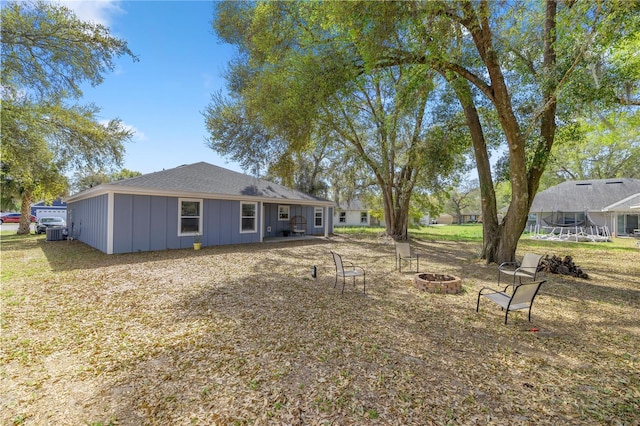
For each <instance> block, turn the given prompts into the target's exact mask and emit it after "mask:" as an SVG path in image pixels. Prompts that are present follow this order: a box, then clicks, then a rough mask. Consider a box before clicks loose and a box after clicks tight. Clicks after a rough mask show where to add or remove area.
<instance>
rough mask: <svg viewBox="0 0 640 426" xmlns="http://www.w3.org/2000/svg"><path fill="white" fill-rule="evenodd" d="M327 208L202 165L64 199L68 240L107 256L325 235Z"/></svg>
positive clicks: (327, 230) (328, 229)
mask: <svg viewBox="0 0 640 426" xmlns="http://www.w3.org/2000/svg"><path fill="white" fill-rule="evenodd" d="M333 207H334V203H333V202H331V201H328V200H325V199H322V198H318V197H314V196H311V195H309V194H305V193H302V192H300V191H296V190H293V189H289V188H286V187H284V186H282V185H278V184H275V183H272V182H268V181H266V180H262V179H258V178H254V177H251V176H248V175H245V174H242V173H238V172H234V171H231V170H227V169H224V168H222V167H218V166H214V165H211V164H208V163H205V162H200V163H195V164H189V165H184V166H180V167H176V168H174V169H169V170H163V171H160V172H155V173H149V174H146V175H142V176H137V177H133V178H130V179H125V180H121V181H116V182H111V183H106V184H102V185H98V186H96V187H93V188H90V189H88V190H86V191H83V192H80V193H78V194H75V195H73V196H71V197H69V198H68V199H67V212H68V213H67V226H68V228H69V234H70V236H71V237H72V238H75V239H78V240H80V241H82V242H84V243H86V244H88V245H90V246H92V247H94V248H96V249H98V250H100V251H103V252H105V253H107V254H113V253H129V252H137V251H154V250H166V249H180V248H188V247H192V244H193V243H194V240H195V239H196V238H197V239H199V240H200V242H201V244H202V246H213V245H225V244H240V243H257V242H262V241H263V240H264V238H268V237H276V236H282V235H285V234H289V233H290V232H292V231H293V228H294V227H295V228H296V231H297V233H299V232H303V233H305V234H307V235H322V236H328V235H329V234H330V233H332V232H333V223H332V218H333Z"/></svg>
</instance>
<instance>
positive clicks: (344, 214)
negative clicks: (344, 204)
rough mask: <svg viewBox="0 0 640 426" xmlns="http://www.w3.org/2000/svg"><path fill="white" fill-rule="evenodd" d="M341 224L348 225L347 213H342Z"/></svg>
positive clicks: (339, 220)
mask: <svg viewBox="0 0 640 426" xmlns="http://www.w3.org/2000/svg"><path fill="white" fill-rule="evenodd" d="M338 222H340V223H347V212H340V218H339V219H338Z"/></svg>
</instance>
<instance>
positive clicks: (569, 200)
mask: <svg viewBox="0 0 640 426" xmlns="http://www.w3.org/2000/svg"><path fill="white" fill-rule="evenodd" d="M637 194H640V179H629V178H622V179H594V180H577V181H566V182H562V183H561V184H559V185H556V186H553V187H551V188H549V189H546V190H544V191H541V192H539V193H538V194H536V197H535V198H534V200H533V204H532V205H531V211H532V212H553V211H565V212H577V211H600V210H603V209H605V208H607V207H609V206H611V205H612V204H616V203H619V202H620V201H622V200H625V199H626V198H629V197H631V196H634V195H637ZM624 204H625V203H621V204H620V205H619V208H622V209H628V207H626V208H625V207H624V206H623V205H624ZM626 204H629V205H630V203H626Z"/></svg>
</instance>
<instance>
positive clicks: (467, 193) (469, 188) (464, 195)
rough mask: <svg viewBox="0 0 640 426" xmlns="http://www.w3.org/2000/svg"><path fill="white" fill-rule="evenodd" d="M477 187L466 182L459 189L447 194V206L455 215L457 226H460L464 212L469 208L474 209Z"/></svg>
mask: <svg viewBox="0 0 640 426" xmlns="http://www.w3.org/2000/svg"><path fill="white" fill-rule="evenodd" d="M477 195H478V186H477V182H475V185H474V184H473V183H471V182H466V184H465V185H462V186H461V187H460V188H459V189H456V190H454V191H452V192H451V193H450V194H449V205H450V206H451V207H452V209H453V211H454V212H455V213H456V217H457V218H458V225H460V224H462V215H463V214H464V211H465V210H466V209H467V208H469V207H475V204H476V202H477Z"/></svg>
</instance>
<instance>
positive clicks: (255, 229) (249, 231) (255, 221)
mask: <svg viewBox="0 0 640 426" xmlns="http://www.w3.org/2000/svg"><path fill="white" fill-rule="evenodd" d="M244 205H252V206H253V207H254V208H253V211H254V213H255V215H254V216H243V215H242V207H243V206H244ZM249 217H252V218H253V229H242V220H243V219H247V218H249ZM256 232H258V203H257V202H254V201H240V233H241V234H255V233H256Z"/></svg>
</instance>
